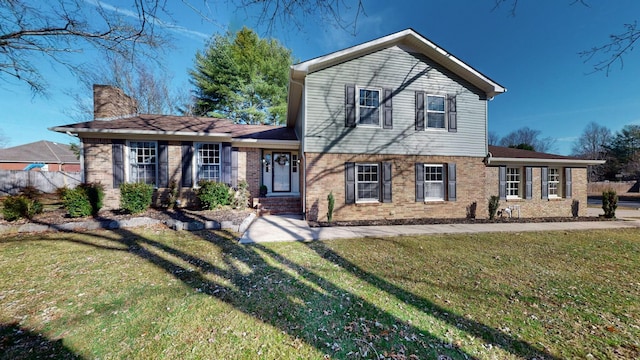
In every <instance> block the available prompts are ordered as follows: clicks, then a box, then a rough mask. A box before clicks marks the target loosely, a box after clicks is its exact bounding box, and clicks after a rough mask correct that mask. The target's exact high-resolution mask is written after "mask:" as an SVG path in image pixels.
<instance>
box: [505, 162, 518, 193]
mask: <svg viewBox="0 0 640 360" xmlns="http://www.w3.org/2000/svg"><path fill="white" fill-rule="evenodd" d="M520 180H521V174H520V168H516V167H508V168H507V183H506V186H507V188H506V190H507V198H512V199H514V198H519V197H520Z"/></svg>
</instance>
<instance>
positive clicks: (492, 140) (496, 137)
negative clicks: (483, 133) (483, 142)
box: [487, 131, 500, 145]
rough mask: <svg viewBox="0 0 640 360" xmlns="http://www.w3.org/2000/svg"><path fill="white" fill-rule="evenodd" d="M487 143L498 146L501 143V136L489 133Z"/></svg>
mask: <svg viewBox="0 0 640 360" xmlns="http://www.w3.org/2000/svg"><path fill="white" fill-rule="evenodd" d="M487 142H488V143H489V145H498V143H499V142H500V135H498V133H496V132H495V131H489V134H488V135H487Z"/></svg>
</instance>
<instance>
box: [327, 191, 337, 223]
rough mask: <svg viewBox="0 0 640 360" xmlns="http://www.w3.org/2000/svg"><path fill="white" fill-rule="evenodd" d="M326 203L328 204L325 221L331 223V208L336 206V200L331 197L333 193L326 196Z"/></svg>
mask: <svg viewBox="0 0 640 360" xmlns="http://www.w3.org/2000/svg"><path fill="white" fill-rule="evenodd" d="M327 201H328V202H329V208H328V209H327V221H328V222H331V221H332V220H333V207H334V206H335V205H336V199H335V198H334V197H333V191H330V192H329V195H327Z"/></svg>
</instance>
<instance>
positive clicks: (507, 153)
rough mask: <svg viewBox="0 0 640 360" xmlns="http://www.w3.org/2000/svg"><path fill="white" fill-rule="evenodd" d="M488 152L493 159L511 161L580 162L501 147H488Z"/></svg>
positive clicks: (553, 155) (569, 158)
mask: <svg viewBox="0 0 640 360" xmlns="http://www.w3.org/2000/svg"><path fill="white" fill-rule="evenodd" d="M489 152H490V153H491V155H492V156H493V157H494V158H512V159H544V160H552V159H555V160H581V159H580V158H577V157H573V156H564V155H556V154H548V153H542V152H537V151H531V150H523V149H514V148H509V147H503V146H494V145H489Z"/></svg>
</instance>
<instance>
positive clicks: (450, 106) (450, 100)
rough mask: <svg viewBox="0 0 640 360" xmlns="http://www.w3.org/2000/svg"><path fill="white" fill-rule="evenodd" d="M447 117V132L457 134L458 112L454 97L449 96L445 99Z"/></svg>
mask: <svg viewBox="0 0 640 360" xmlns="http://www.w3.org/2000/svg"><path fill="white" fill-rule="evenodd" d="M447 116H448V118H449V132H457V131H458V111H457V105H456V96H455V95H449V96H448V97H447Z"/></svg>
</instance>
